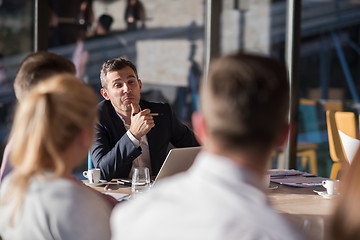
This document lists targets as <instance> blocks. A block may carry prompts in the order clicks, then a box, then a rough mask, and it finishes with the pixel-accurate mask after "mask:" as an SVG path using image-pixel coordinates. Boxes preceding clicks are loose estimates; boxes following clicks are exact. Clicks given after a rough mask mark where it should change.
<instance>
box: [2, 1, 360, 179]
mask: <svg viewBox="0 0 360 240" xmlns="http://www.w3.org/2000/svg"><path fill="white" fill-rule="evenodd" d="M141 2H142V4H143V10H142V11H143V13H142V14H143V17H142V18H141V19H139V20H138V21H137V22H135V24H133V25H132V27H129V25H128V24H127V23H126V21H125V15H126V14H125V12H126V4H127V0H71V1H69V0H62V1H56V0H55V1H51V0H32V1H26V0H0V142H1V149H0V150H1V152H3V149H4V146H5V144H6V142H7V139H8V135H9V131H10V128H11V124H12V117H13V113H14V110H15V106H16V98H15V95H14V91H13V86H12V84H13V80H14V77H15V75H16V71H17V69H18V67H19V64H20V63H21V61H22V59H23V58H24V57H25V56H26V55H28V54H29V53H31V52H34V51H39V50H46V51H50V52H54V53H57V54H60V55H62V56H64V57H66V58H68V59H70V60H72V61H74V63H75V64H76V66H77V70H78V77H79V78H80V79H81V80H82V81H84V82H86V83H87V84H89V85H91V86H92V87H93V88H94V90H95V91H96V92H97V93H99V90H100V88H101V86H100V80H99V72H100V68H101V65H102V63H103V62H104V61H106V60H108V59H111V58H114V57H125V58H128V59H129V60H131V61H133V62H134V63H135V65H136V66H137V68H138V72H139V77H140V79H141V80H142V82H143V93H142V97H143V98H144V99H147V100H151V101H163V102H164V101H165V102H169V103H171V105H172V107H173V108H174V109H175V111H176V113H177V115H178V116H179V118H180V119H181V120H182V121H183V122H185V123H186V124H188V125H189V126H191V114H192V112H194V111H197V110H199V104H198V92H197V90H198V87H199V84H200V82H201V81H202V79H204V76H206V71H207V68H208V64H209V61H210V60H211V59H212V58H214V57H217V56H219V55H221V54H226V53H230V52H234V51H238V50H243V51H249V52H257V53H261V54H265V55H268V56H271V57H274V58H276V59H279V60H280V61H282V62H284V64H287V66H288V69H289V80H290V83H291V109H290V114H289V121H291V127H292V131H291V134H290V136H289V141H288V144H287V146H285V148H283V149H280V148H279V149H274V152H273V155H272V159H271V164H270V165H269V167H270V168H294V169H297V170H301V171H306V172H311V173H315V174H318V175H319V176H323V177H330V174H331V169H332V166H333V159H332V158H331V155H330V152H329V138H328V131H327V122H326V111H327V110H334V111H346V112H353V113H355V115H356V116H357V122H359V121H358V118H359V117H358V116H359V109H360V103H359V90H360V31H359V30H360V1H359V0H223V1H220V0H182V1H177V0H143V1H141ZM103 15H106V16H109V17H110V18H109V17H107V20H101V17H102V16H103ZM99 24H104V25H105V26H104V27H105V28H106V29H107V30H108V31H106V33H105V34H103V33H101V34H99V33H97V31H96V29H97V26H98V25H99ZM100 99H101V96H100V94H99V100H100ZM259 111H261V109H259ZM264 121H266V119H264ZM358 126H359V124H357V126H356V127H357V128H358ZM85 167H86V160H84V165H83V166H80V167H79V169H78V170H79V171H81V170H82V169H81V168H85Z"/></svg>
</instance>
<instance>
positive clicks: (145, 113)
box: [129, 104, 155, 141]
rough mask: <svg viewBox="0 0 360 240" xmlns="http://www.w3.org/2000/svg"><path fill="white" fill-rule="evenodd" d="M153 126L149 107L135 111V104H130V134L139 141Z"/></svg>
mask: <svg viewBox="0 0 360 240" xmlns="http://www.w3.org/2000/svg"><path fill="white" fill-rule="evenodd" d="M154 126H155V123H154V119H153V117H152V116H151V115H150V109H144V110H142V111H141V112H139V113H136V109H135V106H134V105H133V104H131V124H130V129H129V130H130V132H131V134H132V135H133V136H134V137H135V138H136V139H137V140H139V141H140V139H141V137H142V136H144V135H146V134H147V133H148V132H149V131H150V130H151V129H152V128H153V127H154Z"/></svg>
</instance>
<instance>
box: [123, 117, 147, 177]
mask: <svg viewBox="0 0 360 240" xmlns="http://www.w3.org/2000/svg"><path fill="white" fill-rule="evenodd" d="M117 115H118V116H119V117H120V119H121V120H122V121H123V123H124V127H125V129H126V130H127V132H126V134H127V135H128V137H129V138H130V140H131V142H132V143H133V144H134V146H135V147H136V148H138V147H141V154H140V156H138V157H137V158H136V159H135V160H134V161H133V163H132V167H131V171H130V174H129V178H131V177H132V173H133V171H134V168H136V167H147V168H149V172H150V173H151V161H150V150H149V143H148V140H147V137H146V135H144V136H142V137H141V139H140V141H139V140H137V139H136V138H135V137H134V135H132V133H131V132H130V130H129V129H130V125H129V124H126V123H125V121H124V119H123V118H122V117H121V115H120V114H119V113H117Z"/></svg>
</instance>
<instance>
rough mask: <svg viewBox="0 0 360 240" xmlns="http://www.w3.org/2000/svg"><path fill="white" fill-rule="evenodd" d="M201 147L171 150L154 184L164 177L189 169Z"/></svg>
mask: <svg viewBox="0 0 360 240" xmlns="http://www.w3.org/2000/svg"><path fill="white" fill-rule="evenodd" d="M200 150H201V147H188V148H173V149H171V150H170V151H169V153H168V155H167V157H166V159H165V161H164V163H163V165H162V166H161V168H160V171H159V173H158V175H157V176H156V178H155V180H154V182H153V185H154V184H155V183H156V182H157V181H158V180H159V179H162V178H165V177H169V176H172V175H174V174H177V173H180V172H184V171H186V170H188V169H189V168H190V167H191V165H192V164H193V162H194V160H195V157H196V155H197V154H198V153H199V152H200Z"/></svg>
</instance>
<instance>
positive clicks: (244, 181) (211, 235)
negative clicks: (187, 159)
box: [111, 152, 302, 240]
mask: <svg viewBox="0 0 360 240" xmlns="http://www.w3.org/2000/svg"><path fill="white" fill-rule="evenodd" d="M157 184H158V185H156V186H154V188H153V189H151V191H150V192H149V193H145V194H144V195H143V196H140V197H138V198H137V199H134V200H130V201H129V202H127V203H124V204H121V205H118V206H117V207H116V208H115V210H114V211H113V213H112V216H111V228H112V234H113V235H112V239H114V240H116V239H207V240H212V239H214V240H215V239H217V240H220V239H248V240H250V239H251V240H253V239H266V240H268V239H274V240H275V239H276V240H281V239H284V240H289V239H302V237H301V236H300V235H298V232H296V231H295V230H294V229H293V228H292V227H290V225H289V224H288V223H287V222H286V221H285V219H283V217H282V216H280V215H279V214H277V213H276V212H275V211H274V210H273V209H272V208H271V207H270V206H269V204H268V201H267V198H266V195H265V194H264V192H263V191H262V190H261V185H262V181H259V180H258V179H257V178H256V177H255V176H254V175H253V174H251V173H249V172H248V171H245V170H244V169H241V168H240V167H239V166H237V165H235V164H234V163H233V162H232V161H231V160H229V159H227V158H223V157H221V156H217V155H213V154H210V153H206V152H201V153H200V154H199V155H198V157H197V158H196V160H195V163H194V165H193V166H192V167H191V168H190V169H189V171H187V172H185V173H181V174H178V175H176V176H174V177H171V178H165V180H163V182H161V181H160V182H158V183H157Z"/></svg>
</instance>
